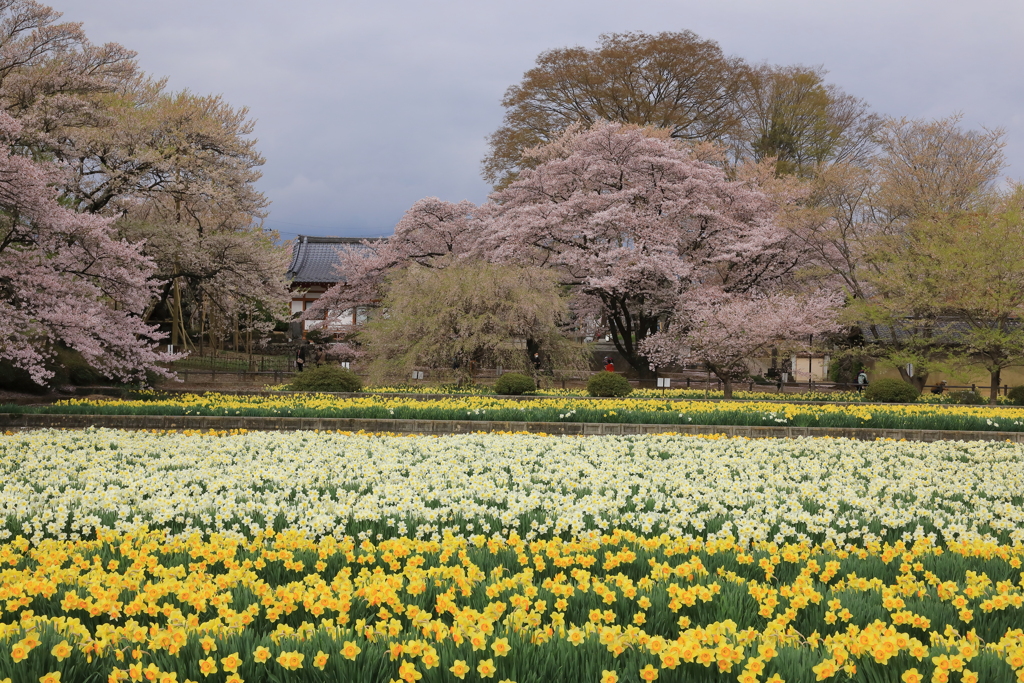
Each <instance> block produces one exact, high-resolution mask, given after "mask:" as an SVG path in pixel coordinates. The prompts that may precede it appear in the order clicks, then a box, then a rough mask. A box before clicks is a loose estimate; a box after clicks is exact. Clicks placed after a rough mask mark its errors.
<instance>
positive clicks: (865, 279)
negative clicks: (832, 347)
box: [787, 116, 1005, 388]
mask: <svg viewBox="0 0 1024 683" xmlns="http://www.w3.org/2000/svg"><path fill="white" fill-rule="evenodd" d="M960 121H961V118H960V117H959V116H951V117H947V118H943V119H937V120H925V119H921V120H906V119H890V120H886V121H885V122H884V123H883V124H882V125H881V126H880V128H879V130H878V132H877V137H876V140H877V142H878V146H877V150H876V154H875V155H874V156H872V157H871V158H870V159H869V160H868V162H867V163H863V164H862V163H835V164H829V165H828V166H827V167H825V168H824V169H822V170H821V172H820V173H819V174H818V175H817V176H816V177H815V178H814V179H813V181H812V183H811V186H810V194H809V196H808V198H807V200H806V201H805V202H803V203H802V204H803V209H802V212H801V215H800V220H796V221H791V222H789V223H787V226H788V227H789V228H790V229H791V232H792V235H793V238H794V240H796V241H797V242H798V243H799V244H800V245H801V249H802V250H803V251H804V252H805V253H806V254H807V256H808V258H809V260H808V261H807V262H806V263H805V265H804V267H803V268H802V271H803V272H802V274H803V275H805V276H808V277H813V278H815V279H817V280H818V282H820V283H821V284H822V285H823V286H826V287H839V288H841V289H843V290H844V291H845V292H846V295H847V297H848V298H849V299H850V302H851V304H852V305H851V306H850V307H849V309H848V311H847V312H846V315H845V316H844V317H845V319H846V321H847V323H848V324H850V325H852V326H856V327H860V328H861V329H863V331H864V337H865V338H866V339H867V340H868V341H869V342H875V343H874V344H872V345H871V351H872V354H873V355H875V356H876V357H877V358H879V359H880V360H882V361H883V362H885V363H886V364H888V365H891V366H893V367H895V368H897V369H898V370H899V372H900V374H901V376H902V377H903V379H904V380H906V381H908V382H910V383H912V384H914V385H915V386H917V387H918V388H921V387H923V386H924V385H925V384H926V383H927V380H928V376H929V374H930V373H931V372H932V371H934V370H948V369H949V364H948V362H947V359H948V355H949V348H948V345H947V344H946V343H945V342H944V341H943V340H942V335H941V325H940V324H939V322H938V321H937V320H935V319H934V315H935V309H934V308H933V307H931V306H930V305H927V303H928V302H927V299H928V297H927V296H926V297H924V298H923V300H922V301H921V302H910V301H909V300H908V299H907V298H906V297H900V296H896V297H888V296H887V295H886V294H885V293H884V292H885V288H884V287H883V288H882V290H879V289H878V284H879V282H881V281H880V280H878V276H879V274H880V265H879V262H880V260H881V261H888V260H889V258H890V256H891V254H889V253H888V252H889V250H890V249H896V250H897V251H896V253H903V251H902V247H901V245H902V244H903V242H902V241H901V240H902V238H901V235H902V234H903V233H904V232H905V231H906V230H907V229H908V226H909V225H911V224H913V223H914V222H915V221H919V220H922V219H927V220H930V219H932V218H933V217H935V216H939V215H943V214H957V213H960V212H964V211H973V210H987V209H985V207H987V206H988V205H989V204H990V203H991V198H992V196H993V194H992V190H993V186H994V184H995V182H996V181H997V180H998V178H999V174H1000V172H1001V171H1002V169H1003V168H1004V167H1005V157H1004V156H1003V147H1004V141H1003V132H1002V131H1000V130H991V131H990V130H982V131H974V130H965V129H964V128H963V127H962V126H961V125H960ZM887 267H888V266H887ZM928 296H932V295H928ZM911 303H913V305H912V306H910V307H909V308H902V309H901V308H900V306H904V305H909V304H911ZM910 368H912V369H913V372H908V369H910Z"/></svg>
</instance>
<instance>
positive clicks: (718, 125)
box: [484, 31, 745, 186]
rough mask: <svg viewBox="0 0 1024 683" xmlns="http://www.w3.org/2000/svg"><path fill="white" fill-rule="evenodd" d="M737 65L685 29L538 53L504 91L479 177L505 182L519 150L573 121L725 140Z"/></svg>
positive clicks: (733, 110) (740, 69) (735, 104)
mask: <svg viewBox="0 0 1024 683" xmlns="http://www.w3.org/2000/svg"><path fill="white" fill-rule="evenodd" d="M744 70H745V67H744V64H743V62H742V61H741V60H739V59H737V58H734V57H728V56H726V55H725V54H724V53H723V52H722V49H721V48H720V47H719V46H718V44H717V43H715V42H714V41H711V40H704V39H702V38H700V37H699V36H697V35H696V34H694V33H693V32H691V31H681V32H664V33H659V34H656V35H649V34H645V33H612V34H605V35H602V36H601V37H600V44H599V46H598V47H597V48H596V49H592V50H591V49H587V48H584V47H570V48H560V49H556V50H549V51H547V52H543V53H541V55H540V56H539V57H537V65H536V66H535V67H534V68H533V69H530V70H529V71H527V72H526V73H525V74H524V75H523V80H522V81H521V82H520V83H519V84H518V85H514V86H512V87H510V88H509V89H508V90H507V91H506V93H505V97H504V99H503V100H502V106H504V107H505V109H506V113H505V120H504V123H503V125H502V126H501V128H499V129H498V130H497V131H495V132H494V133H493V134H492V135H491V136H490V138H489V142H490V147H491V149H490V152H489V153H488V155H487V157H486V158H485V159H484V177H485V178H486V179H487V180H488V181H489V182H492V183H495V184H497V185H499V186H501V185H505V184H507V183H508V182H509V181H511V180H512V179H513V178H514V177H515V176H516V174H517V173H518V172H519V171H520V170H521V169H522V168H523V167H524V159H523V154H524V152H525V151H526V150H528V149H529V148H531V147H537V146H539V145H544V144H546V143H549V142H552V141H554V140H555V139H556V138H558V136H559V135H560V134H561V133H562V132H563V131H565V130H566V128H568V127H569V126H570V125H572V124H573V123H582V124H583V125H584V126H590V125H593V124H594V123H596V122H597V121H601V120H604V121H615V122H619V123H632V124H636V125H640V126H655V127H659V128H666V129H668V130H669V131H670V132H671V135H672V137H673V138H677V139H681V140H692V141H721V140H726V139H728V138H729V137H730V136H732V135H734V134H735V133H736V132H737V131H738V124H739V98H740V94H741V90H742V88H743V87H744ZM526 165H529V162H528V161H527V162H526Z"/></svg>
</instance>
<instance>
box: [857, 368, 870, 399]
mask: <svg viewBox="0 0 1024 683" xmlns="http://www.w3.org/2000/svg"><path fill="white" fill-rule="evenodd" d="M867 385H868V373H866V372H864V371H863V370H861V371H860V374H858V375H857V393H858V394H859V393H860V392H862V391H864V387H866V386H867Z"/></svg>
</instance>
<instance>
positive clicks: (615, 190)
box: [480, 122, 796, 376]
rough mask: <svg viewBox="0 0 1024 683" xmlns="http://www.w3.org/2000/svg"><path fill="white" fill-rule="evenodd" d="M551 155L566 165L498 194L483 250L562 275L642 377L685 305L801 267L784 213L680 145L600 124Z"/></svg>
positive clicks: (539, 171) (533, 173)
mask: <svg viewBox="0 0 1024 683" xmlns="http://www.w3.org/2000/svg"><path fill="white" fill-rule="evenodd" d="M555 146H557V147H558V148H559V150H560V154H559V155H558V156H556V157H555V158H550V159H548V160H546V161H544V162H543V163H541V164H540V165H538V166H537V168H535V169H526V170H523V171H522V173H521V174H520V175H519V178H518V180H516V181H515V182H513V183H511V184H510V185H509V186H508V187H507V188H505V189H504V190H502V191H500V192H497V193H495V194H494V195H492V197H491V198H492V200H493V202H494V204H495V207H494V209H493V210H494V216H493V218H491V219H490V220H488V221H487V223H486V230H487V234H486V235H485V237H484V239H483V240H482V242H481V245H482V246H481V247H480V248H482V249H484V250H485V251H486V252H487V253H488V254H489V255H490V257H491V258H494V259H498V260H509V261H523V260H527V261H531V262H533V263H536V264H540V265H545V266H548V267H553V268H556V269H558V270H559V271H560V272H561V273H562V274H563V281H564V282H565V283H567V284H570V285H573V286H574V287H575V288H576V291H577V292H578V295H579V296H578V297H577V306H578V308H579V310H586V309H587V306H588V304H589V305H590V310H596V311H599V313H600V315H601V316H602V317H603V319H604V321H605V322H606V324H607V328H608V331H609V333H610V335H611V338H612V340H613V342H614V343H615V346H616V348H617V349H618V351H619V352H620V353H621V354H622V356H623V357H624V358H625V359H626V360H627V361H628V362H629V364H630V365H632V366H633V368H634V369H636V370H637V371H638V372H639V373H640V374H641V376H650V367H649V361H648V359H647V357H646V356H645V352H644V347H643V341H644V340H645V339H646V338H648V337H650V336H651V335H653V334H654V333H655V332H657V331H658V329H659V328H660V327H662V326H664V324H665V323H666V322H668V321H669V320H671V318H672V316H673V315H674V314H675V313H676V311H677V308H678V302H679V301H680V299H681V298H682V300H684V301H687V302H692V303H697V302H701V301H705V300H707V299H708V296H709V293H711V292H721V293H722V295H726V296H728V295H741V294H743V293H746V292H753V291H757V290H765V289H766V288H768V287H769V286H771V285H772V284H774V283H776V282H778V281H779V280H780V279H781V278H783V277H785V276H786V274H788V273H789V272H790V270H791V269H792V267H793V265H794V264H795V262H796V255H795V254H793V253H792V251H791V250H790V249H789V245H788V240H789V234H788V233H787V231H785V230H783V229H781V228H780V227H779V226H778V225H777V224H776V222H775V221H774V217H775V214H776V211H777V209H778V206H777V203H776V202H775V201H774V200H773V199H772V198H770V197H769V196H768V195H766V194H765V193H763V192H762V191H760V190H759V189H758V187H757V186H756V184H755V183H753V182H747V181H735V180H729V179H728V178H727V177H726V175H725V173H724V172H723V171H722V170H721V169H719V168H717V167H715V166H712V165H710V164H707V163H704V162H702V161H699V160H697V159H696V158H694V157H693V156H692V155H691V154H690V153H689V152H688V151H687V150H686V149H685V148H684V147H682V146H681V145H680V144H678V143H675V142H673V141H670V140H666V139H664V138H662V137H658V136H655V135H651V134H650V132H649V131H645V130H643V129H638V128H635V127H633V128H630V127H628V126H623V125H621V124H616V123H606V122H599V123H597V124H595V125H593V126H592V127H591V128H590V129H587V130H581V129H571V130H569V131H567V133H566V136H564V137H563V139H561V140H559V141H557V142H556V143H555Z"/></svg>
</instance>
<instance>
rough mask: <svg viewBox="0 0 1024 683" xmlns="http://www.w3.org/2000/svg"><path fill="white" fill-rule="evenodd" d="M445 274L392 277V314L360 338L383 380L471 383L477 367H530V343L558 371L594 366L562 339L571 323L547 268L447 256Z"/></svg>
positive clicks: (407, 272)
mask: <svg viewBox="0 0 1024 683" xmlns="http://www.w3.org/2000/svg"><path fill="white" fill-rule="evenodd" d="M447 260H449V261H451V262H450V263H448V264H447V267H443V268H425V267H423V266H421V265H418V264H415V263H410V264H409V265H407V266H406V267H405V268H402V269H400V270H397V271H395V272H393V273H392V274H391V276H390V278H389V281H388V283H387V285H386V293H385V295H384V299H383V301H382V306H383V309H384V310H385V311H386V312H387V315H382V316H379V317H377V318H376V319H375V320H373V321H371V322H370V323H369V324H368V325H367V326H366V329H365V330H364V331H363V332H361V333H360V335H359V337H360V339H361V341H362V342H363V343H364V345H365V348H366V349H367V352H368V354H369V355H370V357H371V359H372V360H371V364H370V373H371V375H373V376H374V377H376V378H378V379H380V380H387V379H394V378H396V377H408V373H409V372H410V371H411V370H412V369H413V368H415V367H428V368H434V369H438V370H444V371H449V370H452V369H454V370H455V372H457V373H458V374H459V375H460V376H461V377H462V378H463V379H467V378H472V373H473V368H474V367H475V368H480V367H496V366H502V367H505V368H508V369H510V370H523V371H525V370H527V369H528V368H529V367H530V361H529V357H528V356H527V346H526V345H524V346H517V345H516V344H515V343H514V339H516V338H519V339H522V340H524V341H526V342H529V344H528V346H529V347H530V348H533V349H535V350H536V351H538V352H539V353H540V354H541V355H542V357H543V358H544V359H545V361H546V362H547V363H548V364H549V365H550V366H552V367H553V368H555V369H556V370H559V371H560V370H566V369H568V370H582V369H585V368H586V367H587V360H588V359H587V356H588V352H587V349H586V347H584V346H583V345H581V344H578V343H575V342H573V341H571V340H569V339H568V338H566V337H565V336H563V334H562V330H561V328H560V326H561V325H562V324H563V323H565V322H566V321H567V320H568V318H569V309H568V305H567V303H566V300H565V297H564V296H562V294H561V292H560V291H559V287H558V283H557V276H556V274H555V273H554V272H552V271H550V270H543V269H540V268H533V267H525V266H516V265H507V264H505V265H498V264H492V263H487V262H485V261H480V260H476V259H458V258H454V257H448V259H447Z"/></svg>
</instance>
